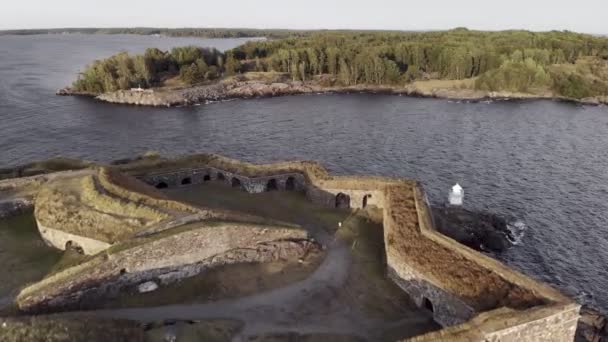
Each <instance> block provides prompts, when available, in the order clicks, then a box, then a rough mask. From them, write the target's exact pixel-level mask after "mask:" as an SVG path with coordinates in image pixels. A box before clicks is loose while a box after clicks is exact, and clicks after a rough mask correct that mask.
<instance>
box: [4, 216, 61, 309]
mask: <svg viewBox="0 0 608 342" xmlns="http://www.w3.org/2000/svg"><path fill="white" fill-rule="evenodd" d="M61 256H62V253H61V252H60V251H58V250H55V249H54V248H51V247H48V246H47V245H46V244H45V243H44V241H43V240H42V239H41V238H40V234H39V233H38V229H37V227H36V221H35V219H34V216H33V215H32V214H31V213H29V214H24V215H19V216H15V217H12V218H9V219H5V220H0V266H1V267H2V269H3V272H4V274H5V275H7V276H6V277H3V279H2V281H1V282H0V297H4V296H8V295H9V294H11V293H12V292H13V291H15V290H17V289H19V288H20V287H22V286H24V285H26V284H27V283H31V282H34V281H37V280H40V279H42V277H44V275H45V274H47V273H48V272H49V271H50V270H51V269H52V268H53V265H55V264H56V263H57V262H58V261H59V260H60V259H61Z"/></svg>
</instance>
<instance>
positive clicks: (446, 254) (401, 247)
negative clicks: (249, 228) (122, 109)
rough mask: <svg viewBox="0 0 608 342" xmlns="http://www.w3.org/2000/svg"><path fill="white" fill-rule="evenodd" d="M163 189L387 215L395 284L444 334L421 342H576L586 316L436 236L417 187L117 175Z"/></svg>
mask: <svg viewBox="0 0 608 342" xmlns="http://www.w3.org/2000/svg"><path fill="white" fill-rule="evenodd" d="M117 169H118V170H120V171H122V172H125V173H127V174H130V175H132V176H135V177H137V178H139V179H141V180H143V181H144V182H146V183H148V184H151V185H154V186H156V187H158V188H165V187H171V186H187V185H189V184H197V183H201V182H205V181H208V180H221V181H225V182H226V183H228V184H231V185H232V186H234V187H240V188H242V189H243V190H245V191H248V192H251V193H256V192H261V191H266V190H274V189H275V187H276V189H277V190H300V191H304V192H305V193H306V195H307V197H308V198H309V199H310V200H311V201H313V202H315V203H318V204H321V205H325V206H328V207H334V208H364V207H366V206H372V205H373V206H376V207H378V208H380V209H382V211H383V227H384V240H385V249H386V260H387V273H388V275H389V276H390V277H391V278H392V279H393V280H394V281H395V282H396V283H397V284H398V285H399V286H400V287H401V288H402V289H403V290H404V291H406V292H407V293H408V294H409V295H410V296H411V297H412V299H413V300H414V301H415V302H416V303H417V304H418V305H419V306H420V307H423V308H426V309H427V310H430V311H432V312H433V316H434V319H435V320H436V321H437V322H438V323H440V324H441V325H442V326H444V327H445V328H444V329H442V330H440V331H437V332H433V333H429V334H426V335H422V336H418V337H415V338H414V339H413V340H414V341H438V340H445V341H454V340H457V341H458V340H463V341H464V340H467V341H469V340H472V341H515V340H516V339H517V340H522V341H572V340H573V338H574V333H575V330H576V325H577V321H578V317H579V309H580V306H579V305H578V304H576V303H574V302H573V301H571V300H570V299H568V298H566V297H564V296H563V295H561V294H560V293H559V292H558V291H556V290H554V289H553V288H551V287H549V286H545V285H543V284H540V283H538V282H536V281H534V280H532V279H530V278H528V277H526V276H524V275H522V274H520V273H518V272H515V271H513V270H511V269H510V268H508V267H506V266H505V265H503V264H502V263H500V262H498V261H496V260H494V259H492V258H489V257H487V256H485V255H483V254H481V253H478V252H476V251H474V250H472V249H470V248H468V247H465V246H464V245H461V244H459V243H457V242H456V241H454V240H452V239H450V238H448V237H446V236H444V235H442V234H440V233H438V232H437V231H435V229H434V227H433V223H432V220H431V216H430V208H429V206H428V205H427V203H426V201H425V196H424V194H423V192H422V190H421V188H420V186H419V185H418V184H417V183H416V182H415V181H412V180H403V179H390V178H381V177H338V176H331V175H329V174H328V173H327V171H325V169H323V168H322V167H321V166H320V165H319V164H317V163H314V162H286V163H276V164H272V165H253V164H248V163H244V162H239V161H235V160H231V159H228V158H224V157H220V156H215V155H200V156H197V157H195V158H190V159H188V160H187V162H183V161H179V160H176V161H166V160H165V161H163V162H162V163H161V162H159V164H158V165H154V163H151V164H150V165H145V167H138V166H134V167H133V166H129V167H122V168H121V167H117Z"/></svg>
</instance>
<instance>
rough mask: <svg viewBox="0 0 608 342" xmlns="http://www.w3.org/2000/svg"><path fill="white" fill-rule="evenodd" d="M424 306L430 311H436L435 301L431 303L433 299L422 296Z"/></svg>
mask: <svg viewBox="0 0 608 342" xmlns="http://www.w3.org/2000/svg"><path fill="white" fill-rule="evenodd" d="M422 306H423V307H424V308H425V309H427V310H429V311H430V312H435V309H434V308H433V303H431V300H430V299H428V298H426V297H423V298H422Z"/></svg>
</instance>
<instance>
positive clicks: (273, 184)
mask: <svg viewBox="0 0 608 342" xmlns="http://www.w3.org/2000/svg"><path fill="white" fill-rule="evenodd" d="M276 190H279V187H278V185H277V180H276V179H274V178H273V179H271V180H269V181H268V183H266V191H276Z"/></svg>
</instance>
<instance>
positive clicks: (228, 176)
mask: <svg viewBox="0 0 608 342" xmlns="http://www.w3.org/2000/svg"><path fill="white" fill-rule="evenodd" d="M138 178H139V179H140V180H142V181H144V182H145V183H147V184H149V185H152V186H155V187H157V188H159V189H163V188H172V187H178V186H187V185H192V184H201V183H204V182H207V181H220V182H224V183H226V184H228V185H230V186H232V187H238V188H241V189H243V190H245V191H247V192H249V193H261V192H265V191H270V190H293V191H302V190H304V189H305V187H306V184H305V180H304V176H303V175H302V174H301V173H283V174H276V175H269V176H259V177H247V176H244V175H241V174H238V173H236V172H231V171H228V170H222V169H218V168H215V167H206V168H196V169H182V170H176V171H171V172H163V173H152V174H144V175H141V176H139V177H138Z"/></svg>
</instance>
